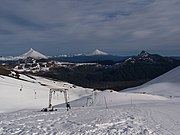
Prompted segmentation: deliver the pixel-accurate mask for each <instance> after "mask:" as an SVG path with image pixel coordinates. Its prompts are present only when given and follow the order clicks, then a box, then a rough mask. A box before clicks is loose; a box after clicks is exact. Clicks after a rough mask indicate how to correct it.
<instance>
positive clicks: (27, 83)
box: [0, 75, 92, 112]
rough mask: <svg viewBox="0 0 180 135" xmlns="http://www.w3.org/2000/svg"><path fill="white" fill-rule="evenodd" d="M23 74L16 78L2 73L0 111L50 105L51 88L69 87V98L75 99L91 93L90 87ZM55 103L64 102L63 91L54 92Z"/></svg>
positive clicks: (0, 80) (0, 77)
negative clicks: (74, 85)
mask: <svg viewBox="0 0 180 135" xmlns="http://www.w3.org/2000/svg"><path fill="white" fill-rule="evenodd" d="M34 78H35V79H32V78H30V77H28V76H25V75H21V76H20V79H21V80H18V79H15V78H11V77H7V76H2V75H0V88H1V89H0V92H1V94H0V112H9V111H17V110H20V109H39V110H40V109H42V108H43V107H47V106H48V98H49V90H50V88H66V89H68V95H69V96H68V100H69V101H71V100H75V99H78V98H80V97H83V96H87V95H89V94H91V91H92V90H90V89H85V88H81V87H78V86H76V87H73V85H72V84H69V83H65V82H57V81H52V80H48V79H43V78H41V77H34ZM52 101H53V102H52V103H53V105H55V104H61V103H64V95H63V93H55V94H53V100H52Z"/></svg>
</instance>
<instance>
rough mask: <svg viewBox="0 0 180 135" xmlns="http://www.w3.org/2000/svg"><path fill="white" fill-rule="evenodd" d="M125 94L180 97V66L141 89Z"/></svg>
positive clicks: (132, 89)
mask: <svg viewBox="0 0 180 135" xmlns="http://www.w3.org/2000/svg"><path fill="white" fill-rule="evenodd" d="M124 92H141V93H142V92H146V93H149V94H153V95H161V96H165V97H171V98H173V97H178V98H179V97H180V66H179V67H177V68H175V69H173V70H171V71H169V72H167V73H165V74H163V75H161V76H159V77H157V78H155V79H153V80H152V81H150V82H148V83H146V84H144V85H141V86H139V87H135V88H130V89H126V90H124Z"/></svg>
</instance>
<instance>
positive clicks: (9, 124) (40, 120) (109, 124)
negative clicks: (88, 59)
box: [0, 105, 179, 135]
mask: <svg viewBox="0 0 180 135" xmlns="http://www.w3.org/2000/svg"><path fill="white" fill-rule="evenodd" d="M153 113H155V112H154V111H152V110H151V109H144V108H143V109H142V108H140V107H137V106H136V105H129V106H128V107H127V106H115V107H110V108H109V109H105V108H102V107H96V108H93V107H87V108H75V109H72V110H70V111H68V112H67V111H66V110H65V109H60V110H58V111H57V112H38V111H34V110H23V111H19V112H14V113H8V114H0V121H1V122H0V134H1V135H7V134H9V135H24V134H33V135H38V134H43V135H56V134H57V135H74V134H75V135H161V134H162V135H166V134H170V135H171V134H172V135H173V133H172V132H171V130H169V129H167V128H166V127H165V126H164V125H163V124H164V122H166V121H165V120H164V119H165V118H166V117H167V115H165V114H164V115H162V114H160V117H159V120H157V119H156V118H155V117H154V115H156V114H153ZM157 113H158V112H157ZM168 118H169V117H168ZM161 119H162V120H163V121H161ZM166 120H170V119H167V118H166ZM159 121H160V123H158V122H159ZM172 122H173V123H174V124H175V123H176V125H172V126H173V127H174V128H175V129H179V128H177V127H178V126H179V123H177V122H175V121H172V119H171V123H172Z"/></svg>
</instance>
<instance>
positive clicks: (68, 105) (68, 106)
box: [66, 102, 71, 111]
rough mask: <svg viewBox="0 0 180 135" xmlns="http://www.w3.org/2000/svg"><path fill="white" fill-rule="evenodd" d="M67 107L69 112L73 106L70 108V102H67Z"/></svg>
mask: <svg viewBox="0 0 180 135" xmlns="http://www.w3.org/2000/svg"><path fill="white" fill-rule="evenodd" d="M66 107H67V111H69V109H71V106H70V103H69V102H67V104H66Z"/></svg>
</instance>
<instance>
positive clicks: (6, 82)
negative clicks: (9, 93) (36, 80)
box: [0, 81, 41, 87]
mask: <svg viewBox="0 0 180 135" xmlns="http://www.w3.org/2000/svg"><path fill="white" fill-rule="evenodd" d="M1 82H4V83H8V84H9V83H10V82H7V81H1ZM1 82H0V83H1ZM10 84H14V85H21V84H22V83H21V84H17V83H13V82H11V83H10ZM23 86H26V87H31V86H28V85H27V84H23ZM39 86H41V85H39ZM36 87H37V86H36Z"/></svg>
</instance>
